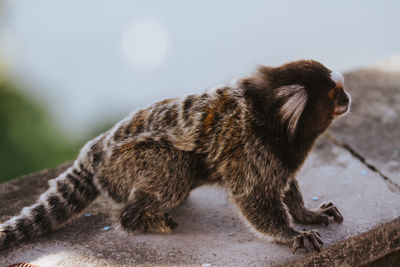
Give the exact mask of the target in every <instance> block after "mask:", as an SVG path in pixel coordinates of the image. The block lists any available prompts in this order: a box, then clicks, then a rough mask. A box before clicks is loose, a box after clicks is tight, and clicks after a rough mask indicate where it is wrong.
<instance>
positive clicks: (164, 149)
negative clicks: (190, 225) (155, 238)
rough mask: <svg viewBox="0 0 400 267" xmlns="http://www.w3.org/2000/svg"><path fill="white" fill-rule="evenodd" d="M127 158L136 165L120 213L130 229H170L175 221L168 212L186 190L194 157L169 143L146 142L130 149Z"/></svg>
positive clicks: (192, 169) (130, 230)
mask: <svg viewBox="0 0 400 267" xmlns="http://www.w3.org/2000/svg"><path fill="white" fill-rule="evenodd" d="M132 155H134V156H132V157H133V158H132V157H131V158H130V161H131V163H132V165H133V166H135V168H136V169H137V171H135V173H134V174H133V176H134V177H135V182H134V184H133V185H132V186H133V189H132V190H131V193H130V195H129V198H128V201H127V202H126V204H125V207H124V208H123V209H122V211H121V214H120V222H121V225H122V227H123V228H124V229H125V230H127V231H129V232H155V233H167V232H171V231H172V229H173V228H175V227H176V226H177V224H176V223H175V222H174V221H173V220H172V218H171V217H170V216H169V215H168V212H169V211H170V210H171V209H172V208H174V207H176V206H178V205H179V204H180V203H181V202H182V201H183V200H184V199H185V198H186V197H187V196H188V194H189V191H190V187H191V184H192V182H193V177H194V167H195V164H196V158H195V156H194V155H193V154H192V153H189V152H184V151H180V150H177V149H175V148H173V147H171V146H169V145H168V144H163V145H160V144H157V143H150V142H146V143H145V144H138V145H136V146H135V149H134V151H132Z"/></svg>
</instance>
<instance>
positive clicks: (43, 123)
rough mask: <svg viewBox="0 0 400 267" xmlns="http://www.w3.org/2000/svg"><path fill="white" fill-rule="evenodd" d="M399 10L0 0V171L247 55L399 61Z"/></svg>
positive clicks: (321, 4)
mask: <svg viewBox="0 0 400 267" xmlns="http://www.w3.org/2000/svg"><path fill="white" fill-rule="evenodd" d="M399 13H400V2H399V1H396V0H393V1H361V0H359V1H345V0H337V1H317V0H315V1H261V0H260V1H256V0H253V1H234V0H230V1H222V0H221V1H211V0H203V1H190V0H182V1H172V0H171V1H160V0H159V1H151V0H149V1H132V0H118V1H104V0H100V1H99V0H85V1H82V0H69V1H59V0H35V1H30V0H10V1H4V0H3V1H1V0H0V130H1V131H0V182H4V181H6V180H9V179H12V178H15V177H17V176H20V175H22V174H27V173H30V172H35V171H38V170H40V169H43V168H48V167H53V166H56V165H58V164H60V163H62V162H65V161H67V160H71V159H73V158H74V157H75V156H76V154H77V153H78V151H79V148H80V147H81V146H82V145H83V144H84V143H85V142H86V141H87V140H89V139H90V138H92V137H94V136H95V135H97V134H98V133H100V132H102V131H104V130H105V129H107V128H109V127H110V126H111V125H112V124H113V123H115V122H116V121H118V120H120V119H121V118H122V117H124V116H125V115H127V114H128V113H129V112H131V111H133V110H135V109H137V108H140V107H143V106H146V105H148V104H150V103H152V102H154V101H157V100H161V99H164V98H170V97H175V96H180V95H182V94H188V93H196V92H201V91H202V90H204V89H206V88H208V87H211V86H215V85H217V84H219V83H224V82H226V81H228V80H229V79H231V78H233V77H235V76H238V75H243V74H247V73H249V72H252V71H253V70H254V69H255V67H256V65H257V64H264V65H279V64H282V63H285V62H287V61H292V60H297V59H302V58H304V59H316V60H319V61H321V62H323V63H324V64H325V65H326V66H328V67H329V68H331V69H332V70H337V71H342V72H346V71H351V70H354V69H358V68H364V67H371V66H375V67H380V68H383V69H385V70H388V71H400V34H399V26H400V16H399Z"/></svg>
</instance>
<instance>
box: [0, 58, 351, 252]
mask: <svg viewBox="0 0 400 267" xmlns="http://www.w3.org/2000/svg"><path fill="white" fill-rule="evenodd" d="M340 77H341V76H340V75H339V78H338V75H337V73H336V75H332V72H331V71H330V70H329V69H327V68H326V67H324V66H323V65H322V64H320V63H318V62H316V61H311V60H302V61H297V62H292V63H288V64H285V65H282V66H280V67H276V68H273V67H265V66H260V67H259V68H258V70H257V72H256V73H255V74H254V75H252V76H249V77H245V78H242V79H240V80H239V81H238V82H237V83H236V84H235V85H234V86H226V87H219V88H216V89H213V90H209V91H206V92H205V93H203V94H198V95H188V96H185V97H182V98H175V99H167V100H164V101H161V102H158V103H155V104H153V105H152V106H150V107H148V108H145V109H141V110H139V111H137V112H135V113H132V114H131V115H129V116H128V117H127V118H125V119H123V120H122V121H121V122H119V123H118V124H116V125H115V126H114V127H113V128H112V129H110V130H109V131H107V132H105V133H104V134H102V135H100V136H98V137H96V138H95V139H93V140H91V141H89V142H88V143H87V144H86V145H85V146H84V148H83V149H82V150H81V152H80V154H79V156H78V158H77V159H76V161H75V163H74V165H73V167H71V168H70V169H68V170H67V171H66V172H65V173H63V174H61V175H60V176H58V177H57V178H55V179H53V180H51V181H50V189H49V190H48V191H47V192H45V193H44V194H42V195H41V197H40V199H39V200H38V201H37V202H36V204H34V205H32V206H30V207H27V208H24V209H23V210H22V212H21V214H20V215H18V216H16V217H13V218H11V219H10V220H8V221H6V222H4V223H3V224H1V225H0V249H4V248H6V247H10V246H12V245H14V244H16V243H17V242H19V241H23V240H29V239H32V238H34V237H35V236H39V235H41V234H44V233H45V232H47V231H49V230H52V229H55V228H58V227H60V226H62V225H64V224H65V223H67V222H68V221H70V220H71V219H73V218H74V217H76V216H77V215H78V214H80V213H81V212H82V211H83V210H84V208H85V207H86V206H87V205H88V204H89V203H90V202H92V201H93V200H94V199H95V198H96V197H97V196H98V195H99V194H100V193H101V192H104V193H106V194H108V195H109V196H110V197H111V199H112V200H113V201H115V202H117V203H120V204H122V205H123V208H122V210H121V212H120V223H121V225H122V227H123V228H124V229H125V230H126V231H129V232H158V233H166V232H170V231H171V230H172V229H173V228H174V227H176V225H177V224H176V223H175V222H174V221H173V220H172V218H171V217H170V216H169V215H168V212H169V211H170V210H171V209H173V208H175V207H177V206H178V205H179V204H180V203H182V201H183V200H184V199H185V198H187V197H188V195H189V193H190V191H191V190H192V189H193V188H196V187H198V186H201V185H204V184H213V183H218V184H220V185H222V186H224V187H225V188H226V190H227V191H228V192H229V193H230V196H231V199H232V201H233V202H234V203H235V204H236V206H237V207H238V209H239V211H240V212H241V213H242V215H243V217H244V218H245V219H246V220H247V221H248V223H249V224H250V225H251V226H252V227H253V228H254V229H255V230H256V231H257V232H258V233H260V234H262V235H268V236H272V237H273V238H274V239H275V240H276V241H277V242H280V243H284V244H287V245H289V246H291V247H292V248H293V250H294V251H295V250H296V249H298V248H301V247H302V248H305V249H309V248H312V247H314V248H315V249H317V250H319V249H320V248H321V246H322V241H321V238H320V235H319V234H318V233H317V232H316V231H298V230H296V229H294V228H293V226H292V223H291V219H292V218H293V219H294V220H296V221H298V222H301V223H310V224H312V223H324V224H328V217H333V218H334V219H335V220H336V221H338V222H341V221H342V220H343V217H342V216H341V214H340V212H339V211H338V209H337V208H336V207H335V206H334V205H333V204H332V203H328V204H324V205H323V206H321V208H320V209H319V210H315V211H311V210H309V209H307V208H305V206H304V202H303V199H302V195H301V192H300V190H299V186H298V183H297V181H296V179H295V175H296V172H297V171H298V170H299V168H300V166H301V165H302V163H303V162H304V160H305V158H306V156H307V154H308V153H309V151H310V149H311V147H312V145H313V143H314V141H315V139H316V138H317V136H318V135H319V134H321V133H322V132H323V131H324V130H325V129H326V128H327V127H328V125H329V124H330V122H331V121H332V119H333V118H334V117H336V116H338V115H340V114H342V113H345V112H346V111H347V110H348V106H349V102H350V100H349V97H348V95H347V94H346V93H345V92H344V91H343V88H342V86H343V82H342V81H340Z"/></svg>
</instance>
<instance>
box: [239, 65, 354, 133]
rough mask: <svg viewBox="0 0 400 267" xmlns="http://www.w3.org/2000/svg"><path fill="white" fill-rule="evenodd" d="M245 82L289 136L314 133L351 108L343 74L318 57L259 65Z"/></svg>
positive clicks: (320, 130) (320, 131) (319, 131)
mask: <svg viewBox="0 0 400 267" xmlns="http://www.w3.org/2000/svg"><path fill="white" fill-rule="evenodd" d="M247 82H248V83H250V84H251V86H250V87H253V88H256V89H255V91H256V92H257V94H258V95H259V97H260V100H257V101H258V103H259V105H260V104H261V105H264V108H263V109H264V112H266V113H268V112H271V113H274V114H275V115H276V116H275V118H279V120H280V127H281V128H284V132H286V133H287V135H288V136H289V137H290V138H293V137H295V136H301V137H314V136H316V135H318V134H320V133H322V132H323V131H324V130H325V129H326V128H327V127H328V126H329V124H330V123H331V122H332V120H333V119H334V118H336V117H339V116H341V115H343V114H345V113H347V112H348V111H349V109H350V102H351V101H350V95H349V94H348V93H346V92H345V90H344V78H343V76H342V75H341V74H340V73H338V72H332V71H331V70H329V69H328V68H326V67H325V66H324V65H322V64H321V63H319V62H317V61H313V60H300V61H295V62H291V63H288V64H284V65H282V66H279V67H275V68H274V67H266V66H261V67H259V69H258V74H257V75H256V76H254V77H253V79H250V80H248V81H247ZM245 83H246V81H245ZM261 99H262V100H261ZM257 101H256V102H257ZM260 101H264V102H265V103H264V104H262V103H260ZM264 115H266V117H267V118H268V117H270V116H269V115H268V114H264ZM279 120H278V121H279ZM266 123H267V122H266Z"/></svg>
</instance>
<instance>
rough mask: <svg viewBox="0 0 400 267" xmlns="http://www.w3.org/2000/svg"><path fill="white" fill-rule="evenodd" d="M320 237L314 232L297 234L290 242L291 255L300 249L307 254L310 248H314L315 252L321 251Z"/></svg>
mask: <svg viewBox="0 0 400 267" xmlns="http://www.w3.org/2000/svg"><path fill="white" fill-rule="evenodd" d="M323 244H324V242H322V239H321V235H320V234H319V233H318V232H317V231H315V230H311V231H302V232H299V234H298V235H297V236H295V237H294V238H293V241H292V252H293V254H294V253H295V252H296V251H297V250H298V249H301V248H304V249H305V250H306V252H308V251H309V250H310V249H311V248H314V249H315V250H316V251H318V252H319V251H321V248H322V245H323Z"/></svg>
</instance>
